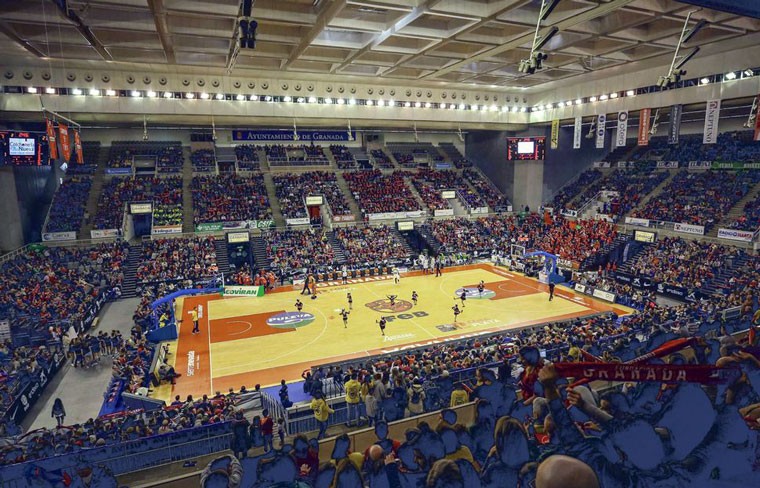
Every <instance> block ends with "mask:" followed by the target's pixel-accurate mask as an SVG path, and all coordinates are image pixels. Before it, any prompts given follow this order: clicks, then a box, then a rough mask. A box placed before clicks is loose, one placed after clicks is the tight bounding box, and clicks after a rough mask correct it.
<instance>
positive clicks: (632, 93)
mask: <svg viewBox="0 0 760 488" xmlns="http://www.w3.org/2000/svg"><path fill="white" fill-rule="evenodd" d="M625 96H627V97H635V96H636V92H635V91H633V90H628V91H627V92H625Z"/></svg>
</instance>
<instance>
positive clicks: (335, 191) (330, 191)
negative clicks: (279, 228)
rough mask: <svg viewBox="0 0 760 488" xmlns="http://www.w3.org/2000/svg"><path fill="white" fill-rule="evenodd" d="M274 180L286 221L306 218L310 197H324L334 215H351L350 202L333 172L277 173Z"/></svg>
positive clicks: (273, 175)
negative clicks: (308, 198) (307, 202)
mask: <svg viewBox="0 0 760 488" xmlns="http://www.w3.org/2000/svg"><path fill="white" fill-rule="evenodd" d="M272 180H273V181H274V187H275V193H276V195H277V199H278V200H279V201H280V208H281V210H282V215H283V216H284V217H285V218H286V219H297V218H301V217H306V202H305V198H306V197H307V196H309V195H323V196H324V197H325V199H326V200H327V204H328V205H330V209H331V210H332V213H333V215H351V209H350V208H349V206H348V200H346V197H345V195H344V194H343V191H342V190H341V189H340V187H339V186H338V180H337V177H336V176H335V173H333V172H327V171H308V172H305V173H285V174H280V173H275V174H272Z"/></svg>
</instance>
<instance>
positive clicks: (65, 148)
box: [58, 123, 71, 163]
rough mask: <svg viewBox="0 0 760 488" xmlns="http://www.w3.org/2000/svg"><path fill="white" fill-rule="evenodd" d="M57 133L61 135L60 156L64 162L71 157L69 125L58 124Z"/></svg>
mask: <svg viewBox="0 0 760 488" xmlns="http://www.w3.org/2000/svg"><path fill="white" fill-rule="evenodd" d="M58 134H59V135H60V136H61V156H63V160H64V161H65V162H67V163H68V162H69V160H70V159H71V141H70V140H69V126H68V125H66V124H62V123H59V124H58Z"/></svg>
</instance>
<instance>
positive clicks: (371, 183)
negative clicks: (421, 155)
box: [343, 170, 420, 217]
mask: <svg viewBox="0 0 760 488" xmlns="http://www.w3.org/2000/svg"><path fill="white" fill-rule="evenodd" d="M343 178H344V179H345V180H346V182H347V183H348V188H349V189H350V190H351V193H352V194H353V195H354V198H355V199H356V202H357V203H358V204H359V208H360V209H361V211H362V213H363V214H364V215H365V217H366V216H367V215H368V214H374V213H389V212H413V211H416V210H420V205H419V203H417V200H416V199H415V198H414V195H412V192H411V190H409V188H408V187H407V186H406V182H405V181H404V178H403V176H401V174H397V173H393V174H390V175H384V174H383V173H381V172H380V171H379V170H372V171H359V172H353V173H343Z"/></svg>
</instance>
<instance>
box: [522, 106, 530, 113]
mask: <svg viewBox="0 0 760 488" xmlns="http://www.w3.org/2000/svg"><path fill="white" fill-rule="evenodd" d="M527 111H528V107H523V108H521V109H520V112H523V113H525V112H527Z"/></svg>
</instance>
